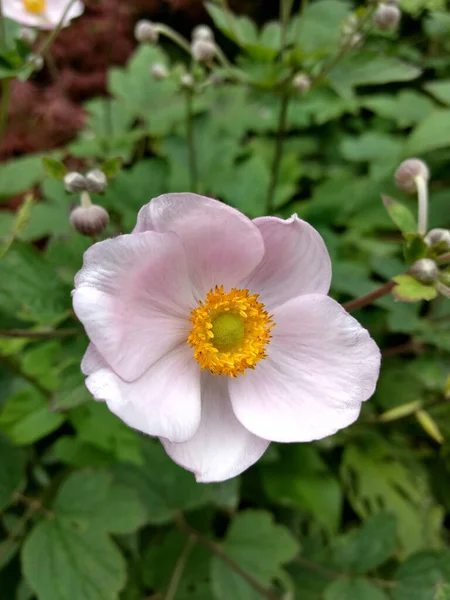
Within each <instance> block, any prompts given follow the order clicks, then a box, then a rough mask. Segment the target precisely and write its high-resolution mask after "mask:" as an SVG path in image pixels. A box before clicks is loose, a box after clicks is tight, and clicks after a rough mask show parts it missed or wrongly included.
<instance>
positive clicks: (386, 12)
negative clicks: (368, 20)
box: [373, 4, 402, 31]
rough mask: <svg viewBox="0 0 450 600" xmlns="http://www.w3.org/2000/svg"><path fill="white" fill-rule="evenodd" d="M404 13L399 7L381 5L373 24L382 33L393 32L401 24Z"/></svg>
mask: <svg viewBox="0 0 450 600" xmlns="http://www.w3.org/2000/svg"><path fill="white" fill-rule="evenodd" d="M401 16H402V13H401V12H400V9H399V8H398V6H394V5H393V4H380V6H379V7H378V8H377V10H376V11H375V14H374V16H373V23H374V25H375V26H376V27H378V29H381V30H382V31H392V30H393V29H395V28H396V27H397V25H398V24H399V23H400V18H401Z"/></svg>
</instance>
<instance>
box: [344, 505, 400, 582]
mask: <svg viewBox="0 0 450 600" xmlns="http://www.w3.org/2000/svg"><path fill="white" fill-rule="evenodd" d="M395 547H396V519H395V516H394V515H392V514H389V513H379V514H378V515H375V516H374V517H372V518H371V519H369V520H368V521H367V522H366V523H364V524H363V526H362V527H360V528H359V529H355V530H353V531H350V532H349V533H347V534H345V535H343V536H341V537H339V538H337V539H336V541H335V544H334V547H333V556H334V561H335V564H337V565H338V566H339V567H341V568H342V570H344V571H346V572H350V573H353V574H355V575H364V574H365V573H367V572H368V571H371V570H372V569H376V568H377V567H379V566H380V565H382V564H383V563H384V562H386V561H387V560H388V559H389V558H390V557H391V556H392V555H393V553H394V551H395Z"/></svg>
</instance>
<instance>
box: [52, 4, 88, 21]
mask: <svg viewBox="0 0 450 600" xmlns="http://www.w3.org/2000/svg"><path fill="white" fill-rule="evenodd" d="M69 4H70V2H69V1H68V0H47V11H46V12H47V17H48V19H49V21H51V22H52V23H54V24H55V25H57V24H58V23H59V22H60V21H61V19H62V17H63V15H64V14H65V13H66V10H67V7H68V5H69ZM83 12H84V4H83V2H80V1H78V0H77V2H74V3H73V4H72V5H71V6H70V8H69V10H67V13H66V14H65V17H64V25H68V24H69V23H70V21H71V20H72V19H76V18H77V17H79V16H80V15H82V14H83Z"/></svg>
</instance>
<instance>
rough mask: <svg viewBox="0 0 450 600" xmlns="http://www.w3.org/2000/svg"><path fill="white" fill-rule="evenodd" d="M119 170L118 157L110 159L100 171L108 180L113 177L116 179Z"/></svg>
mask: <svg viewBox="0 0 450 600" xmlns="http://www.w3.org/2000/svg"><path fill="white" fill-rule="evenodd" d="M121 168H122V159H121V158H120V156H118V157H116V158H110V159H109V160H107V161H106V162H105V163H104V164H103V166H102V168H101V170H102V171H103V173H104V174H105V175H106V177H107V178H108V179H112V178H113V177H116V175H118V174H119V172H120V169H121Z"/></svg>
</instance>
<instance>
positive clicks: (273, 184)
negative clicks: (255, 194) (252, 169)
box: [266, 90, 290, 215]
mask: <svg viewBox="0 0 450 600" xmlns="http://www.w3.org/2000/svg"><path fill="white" fill-rule="evenodd" d="M289 98H290V95H289V91H288V90H286V91H285V92H284V94H283V96H282V98H281V106H280V116H279V119H278V132H277V141H276V145H275V154H274V157H273V163H272V169H271V172H270V181H269V187H268V190H267V199H266V212H267V214H269V215H270V214H271V213H272V212H273V210H274V196H275V191H276V189H277V184H278V178H279V172H280V165H281V158H282V156H283V142H284V136H285V134H286V124H287V114H288V107H289Z"/></svg>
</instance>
